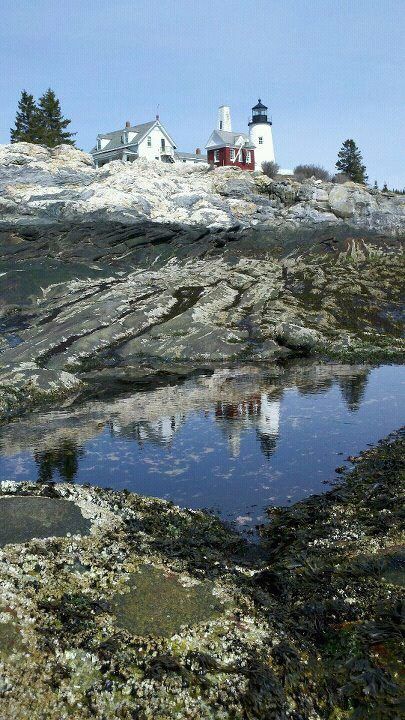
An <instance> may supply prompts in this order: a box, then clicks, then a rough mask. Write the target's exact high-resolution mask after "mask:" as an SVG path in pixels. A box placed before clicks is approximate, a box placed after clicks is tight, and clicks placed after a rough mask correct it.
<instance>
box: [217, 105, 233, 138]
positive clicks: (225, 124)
mask: <svg viewBox="0 0 405 720" xmlns="http://www.w3.org/2000/svg"><path fill="white" fill-rule="evenodd" d="M217 130H227V131H228V132H232V123H231V110H230V108H229V107H228V105H221V107H220V108H218V125H217Z"/></svg>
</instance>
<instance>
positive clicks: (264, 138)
mask: <svg viewBox="0 0 405 720" xmlns="http://www.w3.org/2000/svg"><path fill="white" fill-rule="evenodd" d="M271 125H272V122H271V120H268V119H267V107H266V106H265V105H263V103H262V101H261V100H260V98H259V102H258V103H257V105H255V106H254V107H253V108H252V119H251V121H250V123H249V135H250V140H251V142H252V144H253V145H254V146H255V170H261V168H262V163H263V162H274V147H273V135H272V132H271Z"/></svg>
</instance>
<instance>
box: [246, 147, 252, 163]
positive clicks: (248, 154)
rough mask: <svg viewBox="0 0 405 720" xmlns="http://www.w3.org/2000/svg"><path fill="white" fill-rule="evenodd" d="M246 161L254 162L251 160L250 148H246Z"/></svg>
mask: <svg viewBox="0 0 405 720" xmlns="http://www.w3.org/2000/svg"><path fill="white" fill-rule="evenodd" d="M246 162H247V163H250V162H252V161H251V155H250V150H246Z"/></svg>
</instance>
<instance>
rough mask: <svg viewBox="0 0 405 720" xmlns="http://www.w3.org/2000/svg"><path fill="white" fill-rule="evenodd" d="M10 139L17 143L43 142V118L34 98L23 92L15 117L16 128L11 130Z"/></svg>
mask: <svg viewBox="0 0 405 720" xmlns="http://www.w3.org/2000/svg"><path fill="white" fill-rule="evenodd" d="M10 139H11V142H12V143H15V142H29V143H40V142H41V141H42V126H41V118H40V115H39V112H38V108H37V105H36V103H35V100H34V96H33V95H30V94H29V93H27V91H26V90H23V91H22V92H21V97H20V100H19V102H18V110H17V113H16V117H15V127H14V128H11V130H10Z"/></svg>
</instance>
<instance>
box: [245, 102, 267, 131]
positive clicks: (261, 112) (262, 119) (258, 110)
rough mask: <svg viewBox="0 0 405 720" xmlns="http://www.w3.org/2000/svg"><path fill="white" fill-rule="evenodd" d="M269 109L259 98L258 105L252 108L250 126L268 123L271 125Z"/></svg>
mask: <svg viewBox="0 0 405 720" xmlns="http://www.w3.org/2000/svg"><path fill="white" fill-rule="evenodd" d="M267 109H268V108H267V107H266V105H263V103H262V101H261V100H260V98H259V102H258V103H257V105H255V106H254V107H252V119H251V121H250V123H249V125H254V124H255V123H266V124H268V125H271V121H269V120H268V119H267Z"/></svg>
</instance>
